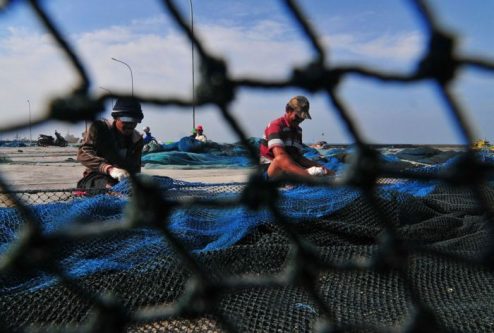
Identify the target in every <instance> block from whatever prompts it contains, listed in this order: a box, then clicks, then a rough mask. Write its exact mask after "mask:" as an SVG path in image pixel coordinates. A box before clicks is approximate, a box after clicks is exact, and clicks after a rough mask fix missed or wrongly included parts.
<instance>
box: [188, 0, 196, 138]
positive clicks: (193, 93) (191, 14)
mask: <svg viewBox="0 0 494 333" xmlns="http://www.w3.org/2000/svg"><path fill="white" fill-rule="evenodd" d="M189 4H190V30H191V32H192V35H194V12H193V10H192V0H189ZM191 44H192V128H196V89H195V87H196V83H195V72H194V42H193V41H192V43H191Z"/></svg>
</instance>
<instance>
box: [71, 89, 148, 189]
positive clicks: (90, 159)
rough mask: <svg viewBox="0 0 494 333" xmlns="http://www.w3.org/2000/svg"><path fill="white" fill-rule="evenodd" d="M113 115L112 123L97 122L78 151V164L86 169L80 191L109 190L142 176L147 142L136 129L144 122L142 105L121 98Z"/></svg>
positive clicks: (80, 183)
mask: <svg viewBox="0 0 494 333" xmlns="http://www.w3.org/2000/svg"><path fill="white" fill-rule="evenodd" d="M111 115H112V117H113V121H110V120H97V121H94V122H93V123H92V124H91V127H90V128H89V130H88V132H87V133H86V135H85V137H84V140H83V143H82V145H81V146H80V147H79V150H78V153H77V160H78V161H79V162H81V164H82V165H84V166H85V167H86V170H85V171H84V174H83V178H82V179H81V180H79V182H78V183H77V187H78V188H80V189H92V188H109V187H111V186H113V185H115V184H116V183H118V182H119V181H121V180H122V179H124V178H126V177H129V175H130V174H136V173H139V172H141V153H142V149H143V146H144V140H143V138H142V135H141V134H140V133H139V132H138V131H136V129H135V128H136V126H137V124H138V123H140V122H141V121H142V119H143V118H144V115H143V113H142V109H141V104H140V103H139V102H138V101H137V100H135V99H133V98H119V99H117V101H116V103H115V106H114V107H113V112H112V114H111Z"/></svg>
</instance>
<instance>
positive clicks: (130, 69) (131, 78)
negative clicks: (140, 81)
mask: <svg viewBox="0 0 494 333" xmlns="http://www.w3.org/2000/svg"><path fill="white" fill-rule="evenodd" d="M111 59H112V60H115V61H118V62H120V63H122V64H124V65H125V66H127V68H128V69H129V71H130V80H131V82H132V96H134V75H132V68H130V66H129V64H127V63H126V62H123V61H122V60H118V59H115V58H113V57H112V58H111Z"/></svg>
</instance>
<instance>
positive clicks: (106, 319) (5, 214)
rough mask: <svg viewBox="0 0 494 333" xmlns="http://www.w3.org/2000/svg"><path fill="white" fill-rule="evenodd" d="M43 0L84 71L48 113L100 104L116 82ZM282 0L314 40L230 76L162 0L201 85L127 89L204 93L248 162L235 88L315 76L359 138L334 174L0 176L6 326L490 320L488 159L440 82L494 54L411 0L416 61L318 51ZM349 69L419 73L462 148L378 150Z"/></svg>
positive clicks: (481, 65)
mask: <svg viewBox="0 0 494 333" xmlns="http://www.w3.org/2000/svg"><path fill="white" fill-rule="evenodd" d="M39 2H40V1H36V0H31V1H29V2H28V3H29V5H30V7H31V9H32V10H33V12H34V13H35V14H36V17H37V18H39V20H40V22H42V24H43V25H44V26H45V27H46V29H47V31H48V32H49V34H50V35H52V37H53V38H54V40H55V41H56V43H57V44H58V45H59V46H60V50H61V52H62V53H64V54H65V55H66V56H68V58H69V59H70V62H71V64H72V65H73V68H74V72H77V73H78V75H79V78H80V85H79V87H78V89H76V90H75V91H74V92H73V94H72V95H68V96H65V97H63V98H58V99H54V100H52V102H51V104H50V105H49V106H48V108H49V111H50V112H49V114H48V115H47V116H46V117H47V118H46V119H45V120H61V121H69V122H77V121H80V122H82V121H85V120H93V119H95V118H96V116H97V114H98V112H100V109H101V105H102V104H103V103H104V102H105V101H106V100H109V99H110V98H113V97H115V96H113V95H104V96H102V97H96V96H93V95H91V93H90V91H89V85H90V83H91V78H90V77H88V76H87V74H86V72H85V70H84V66H83V65H82V64H81V62H80V61H79V59H78V56H77V54H76V53H75V51H74V50H72V49H71V47H70V46H69V45H68V44H67V43H66V42H65V39H64V34H63V31H59V30H58V29H56V28H55V25H54V24H53V23H52V21H51V18H50V15H49V13H47V12H46V11H44V10H43V8H42V6H40V4H39ZM281 2H282V3H283V4H284V6H286V9H287V10H288V12H290V13H291V14H293V15H291V17H290V19H291V20H293V23H294V24H295V25H297V26H298V27H299V29H300V31H301V33H302V34H303V35H304V38H305V39H306V40H307V41H308V43H309V44H311V46H312V47H313V48H314V50H315V53H316V56H315V57H314V59H313V60H312V61H311V62H310V63H307V64H305V66H301V67H298V68H294V69H292V72H291V73H292V75H291V77H290V78H289V79H287V80H284V81H267V80H261V79H259V80H256V79H254V78H249V79H246V78H234V77H232V76H229V75H228V72H229V71H228V66H229V64H228V63H227V62H226V61H225V60H223V59H220V58H217V57H215V56H213V55H211V54H209V53H208V52H207V51H206V49H205V48H204V47H203V45H202V41H201V40H200V39H199V38H198V36H196V35H195V34H194V32H193V31H192V30H191V28H190V26H189V25H188V24H187V23H186V19H185V18H184V17H183V16H181V14H180V11H179V10H178V9H177V8H176V6H175V4H174V1H171V0H164V1H162V3H163V10H164V12H166V13H167V14H168V15H169V16H170V17H171V18H172V19H173V20H174V21H175V22H176V23H177V24H178V26H179V27H180V29H181V30H182V33H183V34H184V35H185V36H186V37H187V38H189V39H190V40H191V41H192V42H193V43H194V46H195V48H196V50H197V52H198V55H199V59H200V64H201V82H200V84H199V85H198V89H197V91H198V94H197V97H196V99H195V100H186V99H180V98H175V97H167V96H166V95H164V96H155V97H149V96H146V97H144V96H139V95H137V94H136V95H134V96H133V97H134V98H136V99H138V100H139V101H140V102H142V103H150V104H153V105H160V106H163V107H169V106H184V105H185V106H190V105H193V104H195V105H196V106H198V107H201V106H204V105H214V106H215V107H216V108H217V109H218V110H219V112H220V113H221V115H222V117H223V119H224V122H225V124H226V125H227V126H229V127H230V129H231V130H232V131H233V132H234V133H236V135H237V136H238V138H239V139H240V143H242V144H243V145H244V147H245V152H246V154H247V155H248V157H249V158H250V160H251V161H252V163H253V164H256V162H257V161H258V151H257V150H256V147H254V146H253V145H252V144H251V142H250V141H249V139H248V138H247V136H246V135H245V133H244V131H243V129H242V127H241V126H240V125H239V124H238V123H237V122H236V121H235V119H234V117H232V115H231V110H230V109H229V107H230V104H231V102H232V101H234V100H235V98H236V95H235V92H236V90H237V89H239V88H243V87H247V88H258V89H270V90H273V89H280V90H281V89H285V88H289V87H292V88H300V89H303V90H305V91H308V92H314V91H319V92H323V93H325V94H327V97H328V100H329V101H330V103H331V106H332V107H333V108H334V109H335V110H336V113H337V116H338V117H339V118H340V119H341V120H342V122H343V124H344V126H345V129H346V130H347V131H348V133H349V135H350V136H351V137H352V141H353V145H352V147H353V149H352V159H351V160H349V162H348V166H347V167H346V170H345V173H344V176H342V177H337V178H336V177H334V178H331V177H328V178H327V179H323V178H318V179H315V180H310V179H305V178H304V179H302V178H300V177H286V178H282V179H280V180H266V179H265V178H263V177H261V170H257V169H255V170H254V169H253V172H252V175H251V176H250V178H249V179H248V181H247V182H243V183H213V184H204V183H195V182H186V181H180V180H176V179H172V178H168V177H160V176H146V175H132V176H131V177H130V178H129V179H126V180H124V181H121V182H120V183H118V184H117V185H115V186H114V187H113V188H111V189H109V190H104V191H94V192H90V191H86V192H84V193H83V194H81V193H80V191H79V190H78V189H76V188H71V189H56V190H33V191H22V190H13V189H11V188H9V186H8V184H7V182H6V180H5V179H4V178H3V177H1V178H0V187H1V188H2V193H0V223H1V225H0V230H1V233H0V255H1V257H0V262H1V264H0V330H1V331H5V332H27V331H29V332H61V331H63V332H65V331H67V332H72V331H74V332H494V272H493V270H492V269H493V255H494V233H493V231H494V224H493V223H494V220H493V202H494V188H493V183H492V181H494V178H493V177H492V175H493V173H492V166H493V163H492V162H493V160H492V157H491V154H482V153H480V152H478V151H474V150H473V149H471V148H470V147H471V146H472V144H473V141H474V135H473V131H472V129H471V128H470V126H469V125H468V124H467V123H466V121H465V116H466V115H467V114H468V110H464V109H462V108H461V107H460V106H459V105H458V103H457V101H456V99H455V95H454V94H453V93H452V92H451V90H450V89H451V88H450V84H451V83H452V82H453V81H454V80H455V72H456V71H457V70H458V69H460V68H463V67H472V68H476V69H479V70H482V71H486V72H491V73H492V71H493V69H494V60H493V61H489V60H486V59H476V58H473V57H472V58H468V57H460V56H458V55H456V53H455V52H454V51H455V36H454V34H451V33H449V32H447V31H445V30H443V28H442V27H441V26H439V25H438V24H437V22H436V20H435V19H434V13H433V12H432V11H430V9H429V8H428V7H427V2H425V1H420V0H417V1H412V2H411V6H410V8H412V10H415V11H416V12H417V14H418V15H419V16H420V17H421V19H422V20H424V21H425V22H426V26H427V28H428V44H427V48H428V50H427V52H426V54H425V56H424V57H423V58H420V59H417V67H416V70H415V71H414V72H412V73H410V74H402V73H382V72H379V71H374V70H373V69H372V68H367V67H364V66H345V67H333V66H329V65H327V64H326V54H325V52H324V51H323V48H322V47H321V45H320V40H319V38H318V36H317V33H316V32H315V31H316V29H314V28H317V27H314V28H313V27H312V26H311V25H310V23H309V21H308V20H307V19H306V18H305V15H304V13H303V12H302V11H301V9H300V8H299V7H298V6H297V3H296V1H293V0H286V1H281ZM12 3H13V1H6V2H4V4H3V5H2V7H0V8H1V9H2V10H6V9H7V8H9V6H11V5H12ZM0 19H1V18H0ZM330 45H331V42H330ZM349 75H358V76H362V77H367V78H372V79H376V80H379V81H382V82H384V83H386V84H395V85H402V86H403V87H406V85H407V84H413V83H416V82H418V81H422V80H430V81H431V82H432V83H433V84H434V87H435V89H436V90H435V92H436V93H437V94H438V95H439V97H440V98H442V99H443V100H444V102H445V103H444V105H445V112H447V113H448V114H449V115H450V116H451V118H452V119H454V121H455V123H456V126H457V127H458V128H460V132H461V133H462V136H463V141H464V142H465V143H466V145H465V146H466V147H467V148H466V149H465V151H464V152H462V153H461V154H460V156H459V157H458V158H455V159H454V160H453V161H452V162H450V163H444V164H438V165H436V166H427V167H424V166H420V165H419V166H416V167H414V168H394V167H392V165H391V164H390V163H383V159H382V158H381V157H382V156H381V153H380V152H379V150H378V149H376V148H375V147H374V146H373V145H371V144H369V143H368V142H366V141H365V140H364V139H363V137H362V134H363V133H360V132H359V130H357V128H356V126H355V124H354V122H353V121H352V119H351V117H350V116H349V112H348V110H347V109H346V107H345V103H344V101H343V100H342V98H341V96H340V95H339V94H338V92H337V88H338V85H339V82H340V81H341V80H342V79H343V78H344V77H345V76H349ZM117 97H118V96H117ZM127 97H128V96H127ZM25 125H27V124H25ZM205 172H207V171H205ZM74 183H75V182H74ZM301 198H303V199H304V200H301Z"/></svg>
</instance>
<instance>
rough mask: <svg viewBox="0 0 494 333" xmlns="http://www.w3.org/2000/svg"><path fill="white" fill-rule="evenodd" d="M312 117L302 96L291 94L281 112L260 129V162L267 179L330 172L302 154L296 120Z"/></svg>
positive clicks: (318, 174)
mask: <svg viewBox="0 0 494 333" xmlns="http://www.w3.org/2000/svg"><path fill="white" fill-rule="evenodd" d="M305 119H312V118H311V116H310V114H309V101H308V100H307V98H306V97H305V96H294V97H292V98H291V99H290V100H289V101H288V103H287V104H286V107H285V115H284V116H283V117H280V118H278V119H275V120H273V121H271V122H270V123H269V124H268V126H267V127H266V129H265V130H264V137H263V140H261V143H260V147H259V148H260V154H261V158H260V163H261V165H262V166H263V167H264V168H265V171H266V175H267V176H268V178H270V177H276V176H281V175H283V174H292V175H298V176H307V175H311V176H326V175H331V174H334V172H333V171H331V170H329V169H327V168H325V167H324V166H322V165H320V164H319V163H317V162H315V161H312V160H310V159H308V158H306V157H304V155H303V145H302V128H300V126H299V125H300V123H301V122H303V121H304V120H305Z"/></svg>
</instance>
